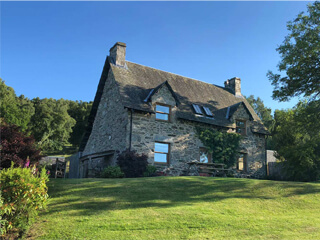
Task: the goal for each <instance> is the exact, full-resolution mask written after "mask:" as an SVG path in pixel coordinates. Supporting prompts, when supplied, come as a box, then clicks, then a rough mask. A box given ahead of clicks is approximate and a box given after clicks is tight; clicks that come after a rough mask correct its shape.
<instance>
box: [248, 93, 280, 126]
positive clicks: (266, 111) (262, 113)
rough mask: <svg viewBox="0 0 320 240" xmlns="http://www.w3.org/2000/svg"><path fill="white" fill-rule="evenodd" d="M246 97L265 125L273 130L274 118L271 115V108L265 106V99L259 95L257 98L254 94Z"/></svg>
mask: <svg viewBox="0 0 320 240" xmlns="http://www.w3.org/2000/svg"><path fill="white" fill-rule="evenodd" d="M246 99H247V101H248V103H249V104H250V105H251V107H252V108H253V110H254V111H255V112H256V113H257V115H258V116H259V118H260V119H261V121H262V122H263V124H264V125H265V127H266V128H267V129H268V130H269V131H271V130H272V127H273V124H274V119H273V117H272V115H271V108H268V107H266V106H264V103H263V101H262V100H261V99H260V98H259V97H257V98H256V99H255V98H254V96H253V95H250V96H249V97H246Z"/></svg>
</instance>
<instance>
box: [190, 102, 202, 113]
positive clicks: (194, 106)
mask: <svg viewBox="0 0 320 240" xmlns="http://www.w3.org/2000/svg"><path fill="white" fill-rule="evenodd" d="M192 106H193V109H194V111H195V112H196V113H197V114H202V112H201V109H200V107H199V106H198V105H197V104H192Z"/></svg>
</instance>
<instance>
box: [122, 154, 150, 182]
mask: <svg viewBox="0 0 320 240" xmlns="http://www.w3.org/2000/svg"><path fill="white" fill-rule="evenodd" d="M118 165H119V166H120V168H121V170H122V172H124V174H125V177H127V178H133V177H143V173H144V172H145V171H146V169H147V166H148V156H147V155H145V154H138V153H137V152H136V151H129V150H126V151H124V152H122V153H121V154H120V155H119V156H118Z"/></svg>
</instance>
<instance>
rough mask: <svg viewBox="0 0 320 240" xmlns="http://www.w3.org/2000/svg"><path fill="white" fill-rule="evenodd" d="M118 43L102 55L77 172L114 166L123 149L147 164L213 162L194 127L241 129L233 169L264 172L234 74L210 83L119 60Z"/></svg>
mask: <svg viewBox="0 0 320 240" xmlns="http://www.w3.org/2000/svg"><path fill="white" fill-rule="evenodd" d="M125 57H126V44H125V43H121V42H117V43H116V44H115V45H114V46H113V47H112V48H111V49H110V55H109V56H107V59H106V61H105V65H104V68H103V71H102V75H101V78H100V82H99V85H98V89H97V93H96V96H95V99H94V103H93V107H92V110H91V113H90V117H89V122H88V127H87V130H86V133H85V136H84V138H83V140H82V143H81V146H80V149H79V156H80V158H79V161H80V162H79V165H80V177H95V176H97V175H98V174H99V172H100V171H102V169H103V168H105V167H106V166H108V165H115V164H116V159H117V156H118V154H119V153H121V152H122V151H124V150H126V149H131V150H136V151H137V152H138V153H145V154H147V155H148V161H149V163H150V164H154V165H156V166H158V167H159V168H168V167H169V168H171V169H172V168H174V169H177V171H176V174H179V171H180V170H182V169H183V168H185V167H186V165H187V164H186V163H187V162H190V161H194V160H198V161H201V162H211V161H214V156H210V155H209V153H208V151H207V150H206V149H205V147H204V146H203V144H202V142H201V141H200V140H199V139H198V138H197V134H196V127H197V126H202V127H207V128H214V129H218V130H224V131H228V132H236V133H238V134H241V135H243V136H244V138H243V140H242V142H241V150H240V154H239V156H240V157H239V160H238V164H237V166H235V167H236V168H237V169H238V171H239V172H244V173H246V174H249V175H252V176H253V177H261V176H263V175H265V174H266V147H265V144H266V136H267V135H268V134H269V133H268V131H267V129H266V128H265V127H264V126H263V124H262V122H261V120H260V119H259V117H258V116H257V114H256V113H255V112H254V110H253V109H252V108H251V106H250V105H249V104H248V102H247V101H246V99H245V98H244V97H243V96H242V94H241V80H240V78H231V79H229V80H227V81H225V82H224V87H221V86H216V85H214V84H209V83H205V82H201V81H198V80H194V79H191V78H187V77H183V76H179V75H176V74H173V73H169V72H165V71H161V70H158V69H154V68H151V67H146V66H142V65H139V64H136V63H133V62H129V61H126V59H125Z"/></svg>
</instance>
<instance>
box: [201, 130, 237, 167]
mask: <svg viewBox="0 0 320 240" xmlns="http://www.w3.org/2000/svg"><path fill="white" fill-rule="evenodd" d="M197 134H198V137H199V139H200V140H201V142H202V143H203V144H204V146H205V147H206V148H207V149H208V151H209V152H210V153H212V161H213V162H216V163H224V164H226V165H227V167H232V166H234V165H235V164H236V162H237V158H238V152H239V146H240V140H241V135H239V134H236V133H227V132H223V131H218V130H214V129H207V128H197Z"/></svg>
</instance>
